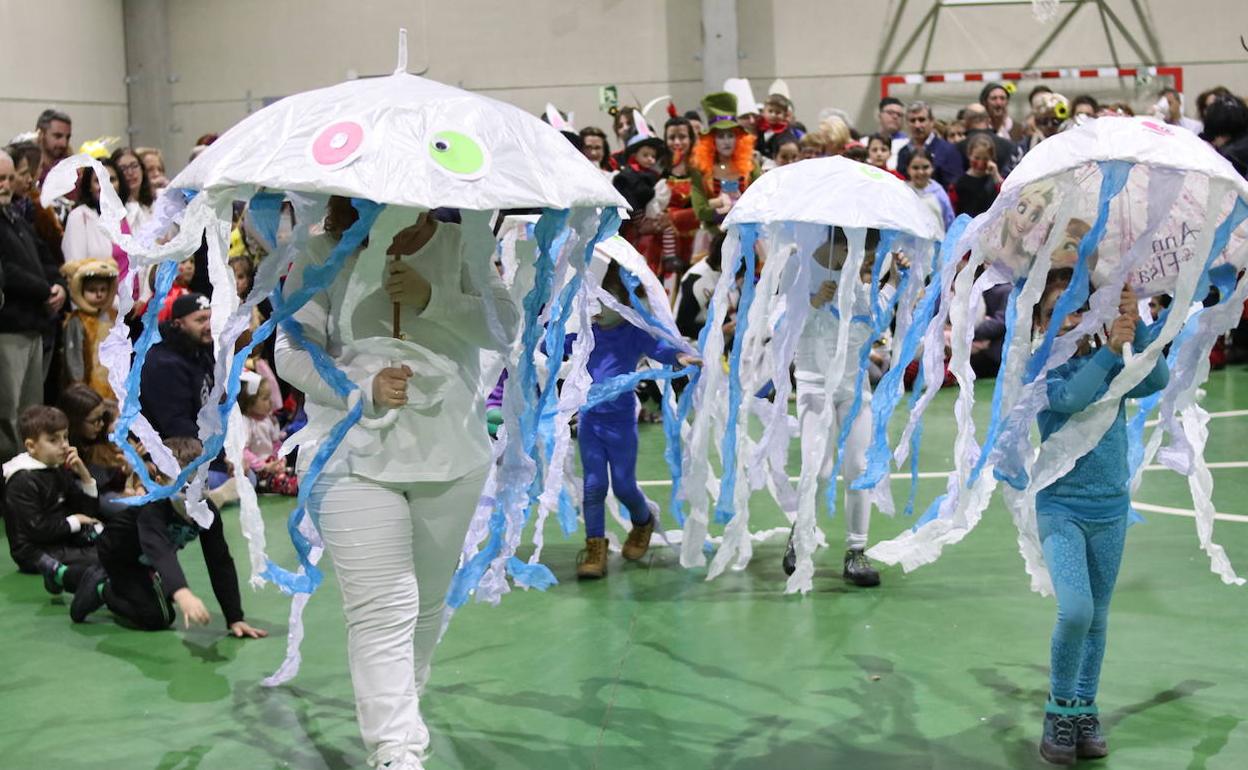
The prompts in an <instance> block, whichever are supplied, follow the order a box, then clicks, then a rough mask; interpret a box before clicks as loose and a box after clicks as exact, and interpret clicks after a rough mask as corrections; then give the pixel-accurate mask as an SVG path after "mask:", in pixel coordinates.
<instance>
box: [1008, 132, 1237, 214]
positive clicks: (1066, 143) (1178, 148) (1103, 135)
mask: <svg viewBox="0 0 1248 770" xmlns="http://www.w3.org/2000/svg"><path fill="white" fill-rule="evenodd" d="M1110 160H1122V161H1129V162H1132V163H1142V164H1144V165H1147V166H1153V167H1160V168H1173V169H1177V170H1181V171H1195V172H1197V173H1200V174H1204V175H1205V176H1208V177H1215V178H1222V179H1227V180H1230V181H1231V182H1233V183H1234V184H1235V185H1236V186H1237V187H1238V188H1239V191H1240V194H1241V195H1244V196H1245V197H1248V181H1245V180H1244V178H1243V177H1241V176H1240V175H1239V174H1238V173H1236V172H1235V167H1234V166H1232V165H1231V164H1230V161H1228V160H1227V159H1226V158H1223V157H1222V156H1221V155H1219V154H1218V153H1217V151H1216V150H1214V149H1213V147H1211V146H1210V145H1209V144H1208V143H1207V142H1205V141H1204V140H1203V139H1201V138H1200V137H1198V136H1196V134H1193V133H1192V132H1191V131H1188V130H1187V129H1185V128H1176V127H1174V126H1169V125H1166V124H1165V123H1162V122H1160V121H1157V120H1153V119H1151V118H1128V117H1104V118H1098V119H1096V120H1092V121H1089V122H1087V123H1085V124H1084V125H1082V126H1079V127H1077V128H1072V129H1070V130H1069V131H1063V132H1061V133H1059V134H1056V135H1054V136H1052V137H1050V138H1048V139H1045V140H1044V141H1043V142H1041V143H1040V144H1038V145H1036V146H1035V147H1034V148H1033V149H1032V150H1031V151H1030V152H1028V153H1027V154H1026V155H1025V156H1024V157H1023V159H1022V161H1020V162H1019V164H1018V165H1017V166H1016V167H1015V168H1014V170H1013V171H1011V172H1010V175H1009V176H1008V177H1006V179H1005V183H1004V184H1002V185H1001V192H1002V193H1008V192H1010V191H1011V190H1014V189H1016V188H1018V187H1021V186H1023V185H1026V184H1029V183H1031V182H1034V181H1036V180H1037V179H1043V178H1045V177H1049V176H1052V175H1054V174H1058V173H1061V172H1063V171H1068V170H1071V169H1074V168H1078V167H1080V166H1083V165H1086V164H1088V163H1097V162H1101V161H1110Z"/></svg>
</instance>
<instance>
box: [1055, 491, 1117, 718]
mask: <svg viewBox="0 0 1248 770" xmlns="http://www.w3.org/2000/svg"><path fill="white" fill-rule="evenodd" d="M1036 519H1037V523H1038V525H1039V530H1040V541H1041V543H1043V545H1044V561H1045V563H1046V564H1048V567H1049V573H1050V574H1051V575H1052V576H1053V590H1054V592H1055V593H1056V594H1057V625H1056V626H1055V627H1054V629H1053V642H1052V652H1051V660H1050V671H1049V677H1050V679H1051V681H1050V685H1049V686H1050V693H1051V695H1052V696H1053V697H1054V698H1061V699H1063V700H1074V699H1076V698H1078V699H1079V700H1085V701H1088V702H1091V701H1094V700H1096V689H1097V686H1098V685H1099V684H1100V680H1101V661H1102V660H1104V658H1105V630H1106V626H1107V625H1108V623H1109V600H1110V598H1111V597H1112V596H1113V593H1114V583H1115V582H1117V580H1118V567H1119V566H1120V565H1121V564H1122V549H1123V545H1124V543H1125V542H1126V536H1127V516H1126V513H1125V512H1124V513H1123V515H1121V516H1115V517H1113V518H1110V519H1087V518H1082V517H1080V516H1076V515H1073V514H1071V513H1069V512H1067V511H1061V510H1058V511H1040V512H1039V513H1038V515H1037V517H1036Z"/></svg>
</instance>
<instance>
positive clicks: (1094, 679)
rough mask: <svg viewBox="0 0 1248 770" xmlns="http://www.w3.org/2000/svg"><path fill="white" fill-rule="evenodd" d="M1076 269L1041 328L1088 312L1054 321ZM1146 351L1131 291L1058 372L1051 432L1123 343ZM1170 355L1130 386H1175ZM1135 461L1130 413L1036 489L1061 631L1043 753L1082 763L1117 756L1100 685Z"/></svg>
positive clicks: (1044, 310)
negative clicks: (1098, 336)
mask: <svg viewBox="0 0 1248 770" xmlns="http://www.w3.org/2000/svg"><path fill="white" fill-rule="evenodd" d="M1072 275H1073V271H1071V270H1069V269H1061V270H1054V271H1053V272H1051V273H1050V274H1049V279H1048V282H1047V285H1046V286H1045V290H1044V294H1043V295H1042V296H1041V298H1040V304H1039V305H1038V306H1037V308H1038V311H1039V317H1038V319H1037V326H1038V327H1039V329H1040V330H1041V331H1043V330H1044V329H1047V328H1048V326H1049V324H1050V323H1060V324H1061V332H1062V333H1066V332H1068V331H1069V330H1070V329H1072V328H1074V327H1075V325H1076V324H1078V322H1079V318H1080V314H1079V313H1072V314H1071V315H1069V316H1067V317H1066V318H1064V319H1054V318H1053V306H1054V305H1055V304H1056V302H1057V298H1058V297H1059V296H1060V295H1061V293H1062V291H1063V290H1064V289H1065V288H1066V286H1068V285H1069V284H1070V281H1071V278H1072ZM1129 342H1130V343H1133V345H1134V348H1135V349H1136V350H1139V349H1142V348H1143V347H1144V346H1145V345H1146V344H1147V342H1148V336H1147V332H1146V330H1145V327H1144V324H1143V323H1142V322H1141V321H1140V317H1139V312H1138V310H1137V309H1136V300H1135V297H1134V295H1132V294H1131V292H1130V290H1128V289H1123V293H1122V298H1121V300H1120V303H1119V315H1118V317H1117V318H1116V319H1114V322H1113V324H1112V325H1111V326H1110V327H1109V333H1108V343H1107V344H1105V345H1103V346H1101V347H1099V348H1097V349H1095V350H1093V347H1092V343H1091V340H1090V338H1085V339H1084V340H1082V341H1080V343H1079V348H1078V350H1077V351H1076V353H1075V355H1074V357H1072V358H1071V359H1070V360H1069V361H1067V362H1066V363H1065V364H1063V365H1061V366H1059V367H1057V368H1055V369H1053V370H1052V371H1050V372H1049V374H1048V378H1047V381H1046V385H1047V389H1048V397H1049V407H1048V409H1047V410H1046V411H1043V412H1041V413H1040V415H1039V422H1040V435H1041V438H1042V439H1046V438H1048V437H1049V435H1050V434H1052V433H1054V432H1055V431H1057V430H1058V429H1059V428H1061V427H1062V426H1063V425H1065V424H1066V421H1067V420H1069V419H1070V416H1071V415H1072V414H1075V413H1077V412H1079V411H1082V410H1083V409H1085V408H1087V407H1088V406H1089V405H1091V404H1092V403H1093V402H1095V401H1096V400H1097V399H1099V398H1100V397H1101V396H1102V395H1103V394H1104V393H1105V390H1106V389H1107V388H1108V386H1109V383H1110V381H1111V380H1113V378H1114V376H1115V375H1117V374H1118V372H1119V371H1121V370H1122V366H1123V362H1122V348H1123V345H1124V344H1126V343H1129ZM1169 378H1170V375H1169V370H1168V369H1167V367H1166V360H1165V358H1159V359H1158V360H1157V365H1156V366H1155V367H1154V368H1153V370H1152V371H1151V372H1150V373H1149V374H1148V376H1147V377H1146V378H1144V380H1143V381H1142V382H1140V384H1139V385H1137V386H1136V387H1135V388H1134V389H1133V390H1131V391H1130V392H1129V393H1127V397H1128V398H1142V397H1144V396H1147V395H1149V394H1151V393H1155V392H1157V391H1159V390H1161V389H1162V388H1164V387H1165V386H1166V383H1167V382H1168V381H1169ZM1129 484H1130V471H1129V469H1128V463H1127V428H1126V415H1125V409H1124V407H1123V404H1122V403H1119V405H1118V415H1117V417H1116V418H1115V419H1114V422H1113V424H1112V425H1111V426H1110V428H1109V430H1108V431H1106V433H1105V435H1104V437H1102V438H1101V441H1100V443H1098V444H1097V445H1096V446H1095V447H1093V448H1092V450H1091V451H1089V452H1088V453H1087V454H1086V455H1084V456H1083V457H1081V458H1079V460H1078V462H1076V463H1075V467H1074V468H1072V469H1071V470H1070V472H1069V473H1067V474H1066V475H1065V476H1063V477H1062V478H1060V479H1058V480H1057V481H1055V482H1053V483H1052V484H1050V485H1049V486H1047V487H1045V488H1044V489H1042V490H1040V492H1039V494H1037V495H1036V520H1037V525H1038V529H1039V534H1040V540H1041V544H1042V545H1043V549H1044V560H1045V563H1046V564H1047V565H1048V568H1049V573H1050V574H1051V575H1052V578H1053V589H1054V592H1055V593H1056V594H1057V625H1056V626H1055V627H1054V629H1053V640H1052V651H1051V661H1050V680H1051V681H1050V685H1049V700H1048V703H1047V705H1046V707H1045V717H1044V736H1043V738H1042V740H1041V743H1040V754H1041V755H1042V756H1043V757H1044V758H1045V759H1046V760H1048V761H1049V762H1052V763H1054V764H1059V765H1073V764H1075V762H1076V760H1077V759H1079V758H1097V757H1104V756H1106V755H1108V754H1109V749H1108V747H1107V746H1106V743H1105V739H1104V737H1103V736H1102V734H1101V728H1100V721H1099V720H1098V719H1097V709H1096V691H1097V685H1098V684H1099V682H1100V677H1101V661H1102V660H1103V659H1104V657H1105V631H1106V626H1107V625H1108V619H1109V601H1110V597H1111V596H1112V595H1113V592H1114V583H1115V582H1116V581H1117V579H1118V567H1119V565H1120V564H1121V563H1122V551H1123V545H1124V543H1125V540H1126V532H1127V513H1128V510H1129V508H1130V504H1131V498H1130V493H1129Z"/></svg>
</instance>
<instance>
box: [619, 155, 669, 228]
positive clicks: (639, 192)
mask: <svg viewBox="0 0 1248 770" xmlns="http://www.w3.org/2000/svg"><path fill="white" fill-rule="evenodd" d="M611 183H612V184H614V185H615V189H616V190H618V191H619V193H620V195H623V196H624V200H626V201H628V205H629V207H630V208H632V210H633V211H632V216H634V217H638V216H641V215H642V214H644V213H645V212H646V205H647V204H648V203H650V201H652V200H654V186H655V185H656V184H658V183H659V175H658V174H657V173H656V172H654V171H638V170H636V169H633V168H631V167H629V166H625V167H624V169H623V170H622V171H620V173H618V174H616V175H615V177H614V178H613V179H612V180H611Z"/></svg>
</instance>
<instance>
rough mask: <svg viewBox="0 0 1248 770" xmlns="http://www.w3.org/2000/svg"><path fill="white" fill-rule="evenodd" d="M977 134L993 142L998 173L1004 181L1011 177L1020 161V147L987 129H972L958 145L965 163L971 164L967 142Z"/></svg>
mask: <svg viewBox="0 0 1248 770" xmlns="http://www.w3.org/2000/svg"><path fill="white" fill-rule="evenodd" d="M976 134H984V135H986V136H987V137H988V138H989V139H991V140H992V144H993V147H994V148H995V152H994V153H993V154H994V155H996V157H995V158H994V159H993V160H995V161H996V162H997V172H998V173H1000V174H1001V177H1002V178H1003V179H1004V178H1005V177H1007V176H1009V175H1010V172H1011V171H1013V170H1014V166H1015V165H1016V164H1017V163H1018V159H1019V157H1020V153H1019V151H1018V146H1017V145H1015V144H1014V143H1013V142H1011V141H1010V140H1009V139H1006V138H1005V137H1002V136H998V135H997V134H996V133H995V132H993V131H989V130H988V129H986V128H972V129H971V130H970V131H967V132H966V139H963V140H962V141H960V142H958V143H957V145H956V147H957V148H958V152H960V153H962V160H963V161H964V162H969V160H970V156H969V155H967V149H966V144H967V141H968V140H969V139H970V138H971V137H972V136H975V135H976Z"/></svg>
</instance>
